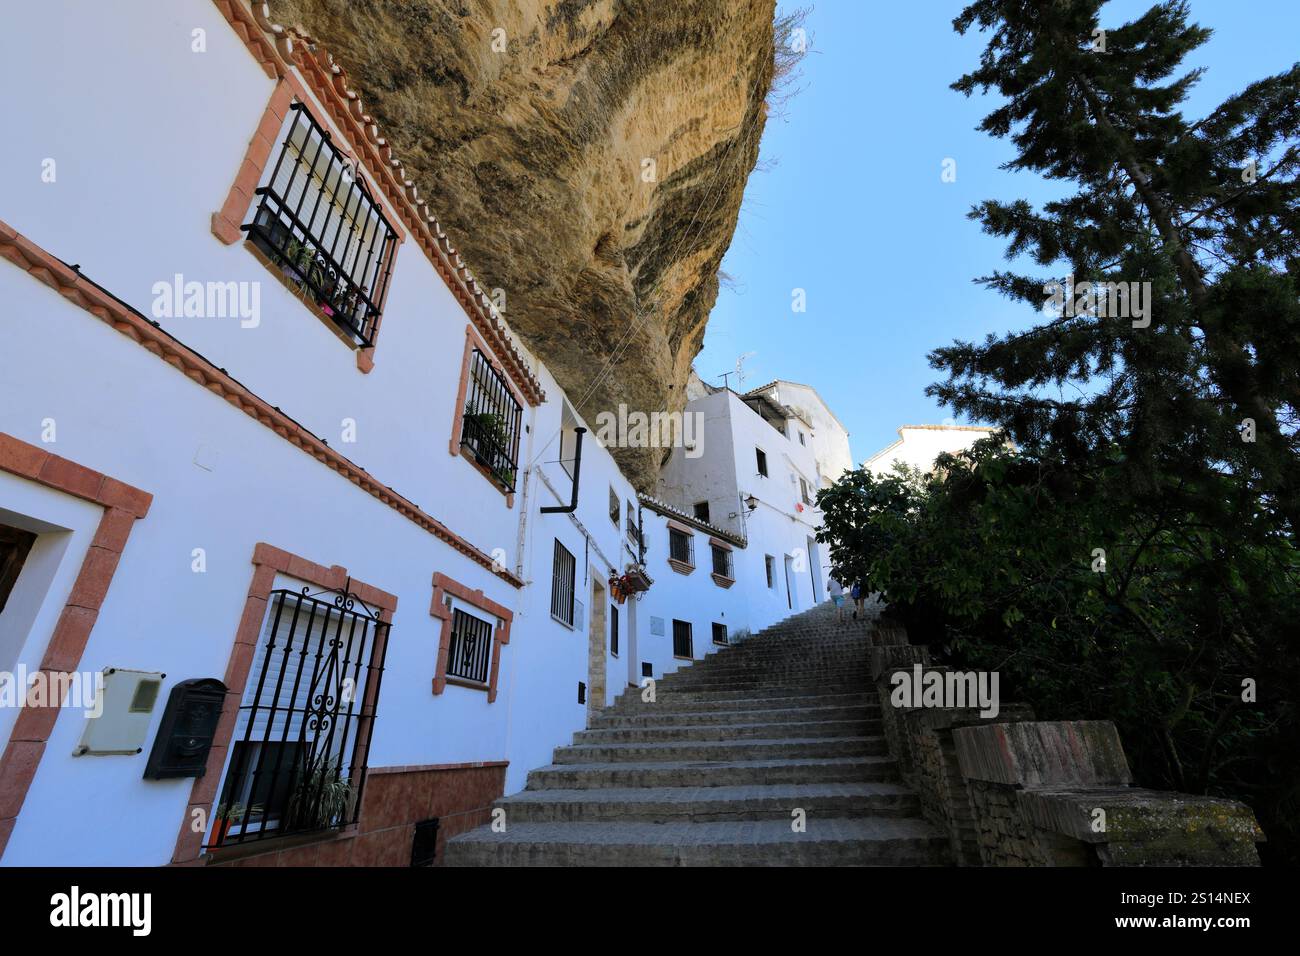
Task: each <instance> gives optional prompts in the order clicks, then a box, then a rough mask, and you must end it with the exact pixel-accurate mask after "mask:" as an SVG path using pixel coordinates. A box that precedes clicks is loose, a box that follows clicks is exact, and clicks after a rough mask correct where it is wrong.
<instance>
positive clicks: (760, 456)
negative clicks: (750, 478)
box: [754, 448, 767, 478]
mask: <svg viewBox="0 0 1300 956" xmlns="http://www.w3.org/2000/svg"><path fill="white" fill-rule="evenodd" d="M754 459H755V462H756V463H757V465H758V473H759V474H760V475H762V476H763V477H764V478H766V477H767V452H765V451H763V449H761V448H755V449H754Z"/></svg>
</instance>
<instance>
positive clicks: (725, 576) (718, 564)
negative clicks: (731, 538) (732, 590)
mask: <svg viewBox="0 0 1300 956" xmlns="http://www.w3.org/2000/svg"><path fill="white" fill-rule="evenodd" d="M709 550H710V551H711V553H712V556H713V571H712V574H713V583H714V584H716V585H717V586H718V587H720V588H729V587H731V586H732V585H733V584H735V583H736V567H735V561H736V558H735V555H734V554H733V553H732V550H731V545H729V544H728V543H727V542H725V541H723V540H722V539H721V538H709Z"/></svg>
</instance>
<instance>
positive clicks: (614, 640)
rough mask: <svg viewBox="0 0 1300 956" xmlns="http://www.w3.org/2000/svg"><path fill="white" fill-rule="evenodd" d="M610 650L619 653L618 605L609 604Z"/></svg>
mask: <svg viewBox="0 0 1300 956" xmlns="http://www.w3.org/2000/svg"><path fill="white" fill-rule="evenodd" d="M609 652H610V653H611V654H614V655H617V654H618V605H617V604H611V605H610V606H609Z"/></svg>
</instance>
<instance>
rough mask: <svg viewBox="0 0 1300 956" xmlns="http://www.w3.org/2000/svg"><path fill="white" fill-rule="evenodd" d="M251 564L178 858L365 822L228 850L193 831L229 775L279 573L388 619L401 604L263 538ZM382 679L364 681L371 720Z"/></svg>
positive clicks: (331, 836)
mask: <svg viewBox="0 0 1300 956" xmlns="http://www.w3.org/2000/svg"><path fill="white" fill-rule="evenodd" d="M252 564H253V580H252V583H251V584H250V585H249V587H248V597H247V599H246V600H245V601H244V612H243V614H242V616H241V617H240V619H239V627H238V630H236V631H235V642H234V647H233V649H232V650H231V653H230V660H229V662H228V663H227V664H226V675H225V685H226V699H225V703H224V704H223V705H222V708H221V718H220V720H219V721H218V723H217V730H216V734H215V735H214V736H213V741H212V750H211V751H210V752H209V754H208V763H207V767H206V770H205V772H204V774H203V776H201V777H198V778H197V779H196V780H195V781H194V785H193V786H192V787H191V788H190V798H189V802H188V804H187V805H186V808H185V815H184V818H183V819H182V820H181V825H180V833H179V835H178V836H177V838H176V849H175V851H174V853H173V855H172V862H173V863H174V864H195V863H214V862H220V861H222V860H225V859H229V858H230V857H231V856H235V855H248V854H249V853H253V852H257V853H264V852H270V851H272V850H278V849H280V848H282V847H283V845H285V841H286V840H287V841H290V842H292V844H293V845H294V846H299V845H302V844H303V843H305V842H314V841H329V840H336V839H349V838H352V837H354V836H355V835H356V833H357V831H358V829H359V828H360V827H361V821H360V820H358V821H357V822H356V823H354V824H352V825H350V826H346V827H343V828H341V829H334V830H328V831H322V832H320V833H311V834H304V835H302V836H299V837H288V838H282V839H277V838H268V839H266V840H262V841H258V842H256V843H250V844H249V845H248V846H246V847H233V848H231V849H229V850H222V849H216V850H212V851H210V852H208V853H206V854H203V855H202V856H200V851H201V849H202V847H203V840H204V836H205V835H206V832H207V828H206V827H201V828H200V829H199V831H198V832H195V830H194V826H193V824H194V822H195V821H196V820H205V821H206V820H208V814H209V813H210V812H211V811H212V809H213V806H214V803H215V802H216V799H217V794H218V792H219V790H220V788H221V786H222V784H223V783H224V782H225V781H224V779H223V778H224V776H225V775H224V774H223V773H222V770H223V769H224V768H225V766H226V755H227V754H228V753H229V751H230V748H231V746H232V745H233V740H232V738H233V735H234V732H235V726H236V724H237V723H238V720H239V709H240V705H241V704H242V703H243V699H244V689H245V687H246V685H247V683H248V678H249V674H250V672H251V671H252V667H253V660H254V656H255V654H256V649H257V644H258V641H259V640H260V639H261V635H262V628H263V625H264V622H265V620H266V611H267V606H268V604H269V602H270V600H271V594H272V592H273V591H274V590H275V577H276V575H277V574H282V575H284V576H285V577H290V578H294V579H296V580H299V581H303V582H306V583H307V584H310V585H314V586H315V587H319V588H328V589H330V590H342V589H343V588H344V587H346V588H347V590H348V592H349V593H350V594H352V595H354V596H356V597H358V598H360V599H361V600H362V601H364V602H365V603H366V604H367V605H368V606H369V607H371V608H373V609H374V610H375V611H377V612H381V613H382V614H383V615H384V616H386V617H387V618H388V619H389V620H390V621H391V620H392V615H393V612H394V611H395V610H396V609H397V597H396V596H395V595H392V594H389V593H388V592H387V591H381V590H380V589H379V588H376V587H372V586H371V585H369V584H364V583H362V582H361V581H357V580H355V579H352V578H351V577H350V576H349V575H348V571H347V568H344V567H340V566H339V565H337V564H336V565H334V566H332V567H328V568H327V567H325V566H324V565H322V564H316V563H315V562H313V561H308V560H307V559H306V558H301V557H298V556H297V555H295V554H290V553H289V552H288V551H283V550H281V549H280V548H276V547H272V546H271V545H269V544H266V543H265V542H260V543H258V545H257V546H256V547H255V548H254V549H253V558H252ZM387 639H388V631H387V629H385V630H384V631H383V632H382V637H381V638H380V639H378V640H377V641H376V643H375V645H374V647H373V649H372V657H371V659H372V660H373V661H382V660H383V659H384V655H385V654H386V652H387V646H386V644H387ZM378 684H379V682H378V681H374V680H368V681H367V682H366V691H365V697H364V698H363V699H362V700H361V713H362V714H364V715H368V716H366V717H364V718H363V719H365V720H369V721H371V722H373V720H374V713H375V704H376V702H377V699H378V696H379V686H378ZM368 729H369V728H368V727H367V732H366V733H365V734H360V733H359V734H358V737H357V744H356V748H357V749H356V751H355V754H354V761H355V764H356V766H359V767H365V766H366V765H367V762H368V757H369V749H370V735H369V732H368ZM364 808H365V804H364V802H363V804H362V809H363V810H364Z"/></svg>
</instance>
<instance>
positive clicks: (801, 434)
mask: <svg viewBox="0 0 1300 956" xmlns="http://www.w3.org/2000/svg"><path fill="white" fill-rule="evenodd" d="M799 444H801V445H807V444H808V443H807V442H806V441H804V440H803V432H800V433H799Z"/></svg>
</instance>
